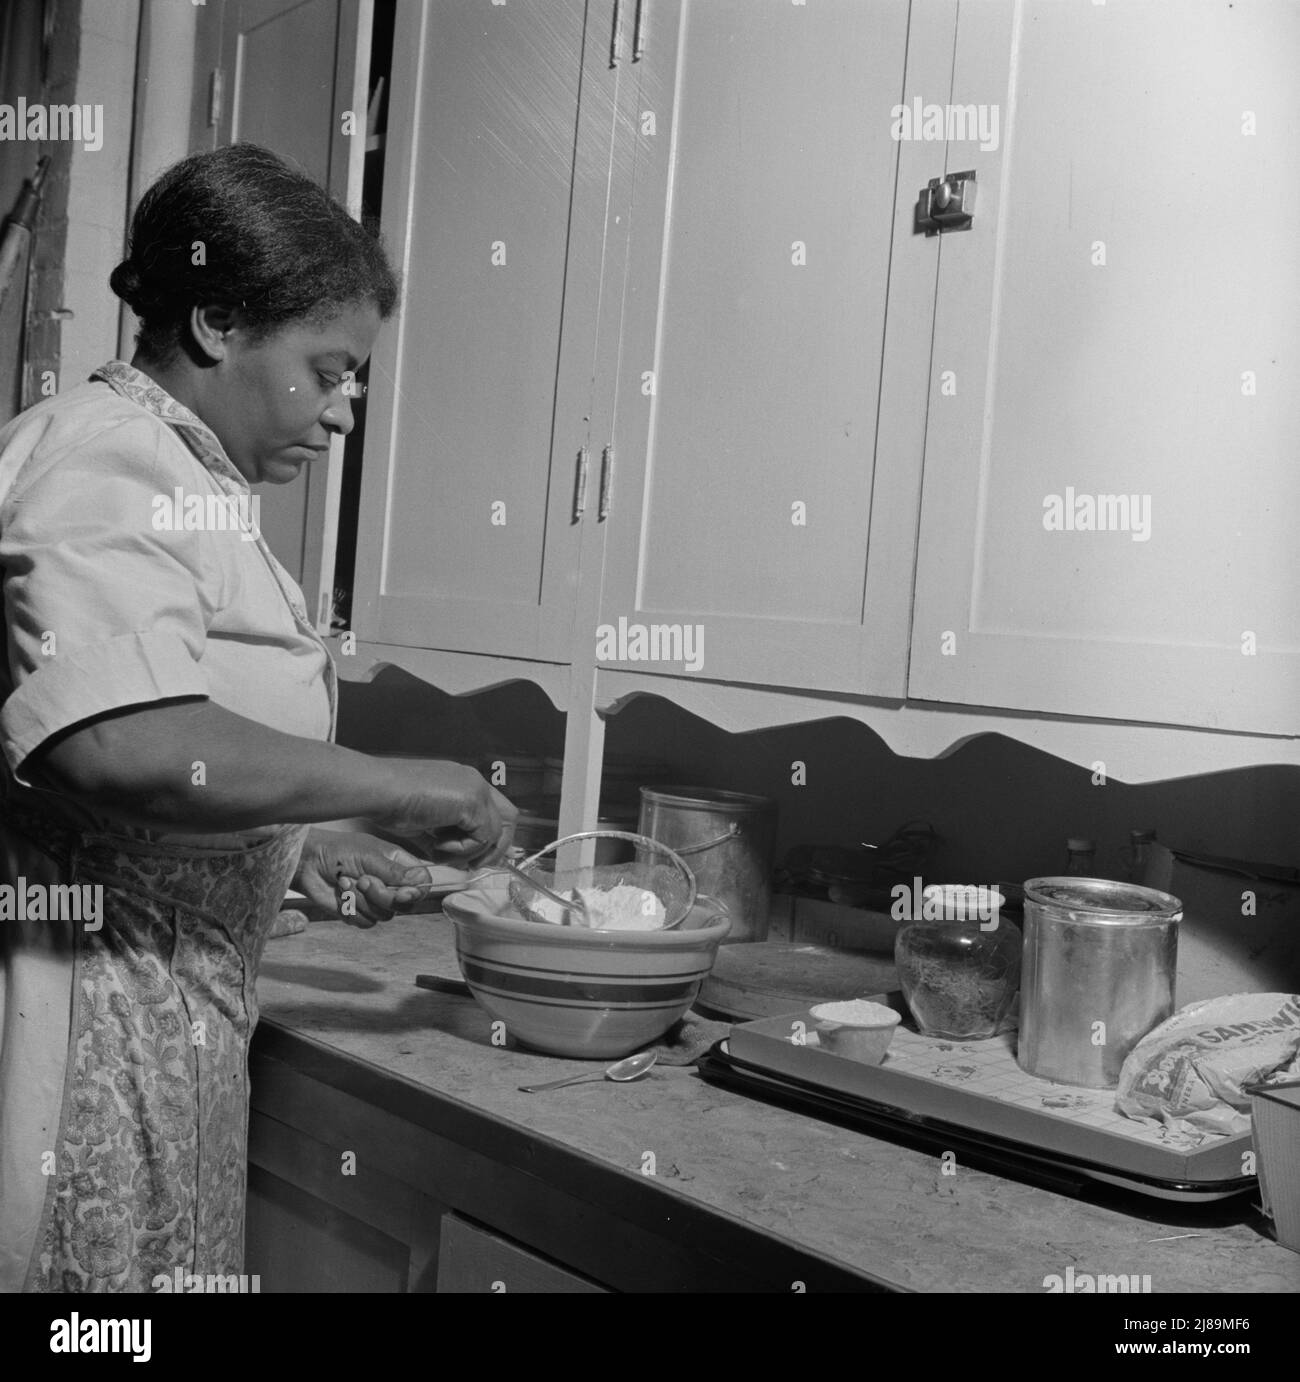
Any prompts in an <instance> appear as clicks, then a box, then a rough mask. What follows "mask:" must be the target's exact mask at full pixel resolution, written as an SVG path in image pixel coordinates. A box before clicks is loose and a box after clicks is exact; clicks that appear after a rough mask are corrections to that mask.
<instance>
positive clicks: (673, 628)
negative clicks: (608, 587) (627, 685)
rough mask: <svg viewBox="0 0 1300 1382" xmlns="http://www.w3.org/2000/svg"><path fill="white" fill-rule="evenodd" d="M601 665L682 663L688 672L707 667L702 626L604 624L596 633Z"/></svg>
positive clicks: (622, 620)
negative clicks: (614, 663)
mask: <svg viewBox="0 0 1300 1382" xmlns="http://www.w3.org/2000/svg"><path fill="white" fill-rule="evenodd" d="M596 660H597V661H598V662H680V663H681V664H682V666H683V667H684V668H685V670H686V671H688V672H699V671H702V670H703V668H704V625H703V624H629V623H628V621H627V617H626V615H619V619H618V624H617V625H614V624H601V625H600V627H599V628H597V630H596Z"/></svg>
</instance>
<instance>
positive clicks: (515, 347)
mask: <svg viewBox="0 0 1300 1382" xmlns="http://www.w3.org/2000/svg"><path fill="white" fill-rule="evenodd" d="M613 13H614V6H613V0H601V3H595V4H587V3H585V2H584V0H551V3H548V4H545V5H527V4H511V5H491V4H485V3H480V0H451V2H450V3H436V4H429V3H422V4H410V5H404V6H402V7H400V8H399V10H398V13H397V24H398V29H397V34H396V40H395V44H394V62H393V73H392V80H393V85H392V95H391V104H390V111H389V125H388V147H387V161H386V167H385V186H384V196H383V204H384V225H385V232H386V236H387V240H388V243H389V247H390V251H391V252H392V254H393V256H394V258H395V259H396V260H397V261H398V263H399V264H400V267H401V272H402V276H403V280H404V286H403V294H402V303H401V310H400V315H399V316H398V318H397V319H396V320H395V321H394V322H393V323H392V325H391V326H390V327H389V329H388V330H387V331H386V332H384V333H383V335H382V336H381V338H380V341H379V344H378V346H377V347H376V350H375V353H374V356H373V359H372V365H371V373H370V381H371V382H370V393H369V395H368V405H369V418H368V423H367V439H366V466H365V472H364V476H363V485H362V495H361V516H360V527H359V539H358V559H357V579H356V588H355V591H354V599H353V618H352V626H353V629H354V631H355V632H356V633H357V635H358V636H359V637H360V638H362V639H365V640H372V641H375V642H378V643H383V644H389V645H397V646H402V647H409V648H424V649H429V648H435V649H451V650H456V651H459V652H466V653H490V654H494V655H505V656H513V657H518V658H525V659H538V660H542V661H551V662H565V661H567V660H568V658H569V653H570V638H571V632H572V621H573V600H574V592H575V590H576V586H577V582H578V578H579V569H580V565H581V560H582V545H583V535H584V531H585V530H584V528H583V525H582V523H581V522H580V517H581V514H580V509H581V504H580V503H579V494H578V489H579V478H578V471H579V457H580V455H581V454H582V453H583V451H584V448H585V449H586V451H587V454H588V456H589V455H590V449H591V445H592V442H591V437H590V414H591V395H592V378H593V360H594V358H595V356H596V353H597V351H598V350H600V349H602V348H604V349H612V348H613V344H614V343H613V342H612V341H606V340H603V339H602V338H601V336H600V324H601V311H600V302H599V293H600V284H601V266H602V255H603V253H604V248H605V211H606V200H607V194H608V184H609V170H610V147H611V141H612V138H613V133H614V131H613V120H614V111H615V103H616V96H617V87H618V80H619V76H620V72H619V70H617V69H611V68H610V66H609V60H608V54H609V47H608V45H609V41H610V31H611V27H612V24H613ZM588 475H589V482H588V483H589V490H588V493H589V494H591V495H593V496H594V487H595V480H594V467H591V466H590V463H589V468H588ZM592 502H593V506H594V498H593V500H592Z"/></svg>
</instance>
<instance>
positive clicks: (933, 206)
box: [916, 171, 975, 235]
mask: <svg viewBox="0 0 1300 1382" xmlns="http://www.w3.org/2000/svg"><path fill="white" fill-rule="evenodd" d="M974 218H975V173H974V171H971V172H968V173H949V174H948V175H947V177H942V178H931V179H930V181H929V183H928V184H927V185H926V186H925V187H923V188H922V189H921V199H920V200H919V201H918V202H917V204H916V229H917V230H918V231H920V230H923V231H925V233H926V234H927V235H938V234H940V232H942V231H945V230H969V229H970V223H971V221H972V220H974Z"/></svg>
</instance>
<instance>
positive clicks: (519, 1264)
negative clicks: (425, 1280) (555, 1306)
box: [438, 1214, 605, 1295]
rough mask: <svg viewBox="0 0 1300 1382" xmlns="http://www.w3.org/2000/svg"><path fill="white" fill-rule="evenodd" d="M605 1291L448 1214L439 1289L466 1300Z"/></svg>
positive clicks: (441, 1248)
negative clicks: (480, 1294)
mask: <svg viewBox="0 0 1300 1382" xmlns="http://www.w3.org/2000/svg"><path fill="white" fill-rule="evenodd" d="M604 1289H605V1288H604V1287H603V1286H597V1285H596V1284H595V1282H592V1281H588V1280H587V1279H586V1277H582V1276H577V1275H575V1274H574V1273H573V1272H569V1271H565V1269H564V1268H563V1267H557V1266H556V1265H555V1264H554V1263H553V1262H548V1261H547V1260H546V1259H545V1258H544V1257H538V1256H537V1255H536V1254H535V1253H531V1252H529V1251H528V1250H527V1249H526V1248H521V1247H520V1246H519V1245H518V1244H517V1243H512V1242H511V1241H510V1240H509V1239H508V1238H499V1237H498V1236H497V1235H496V1234H495V1233H489V1232H488V1231H487V1230H486V1229H482V1228H479V1227H477V1225H475V1224H470V1223H466V1221H465V1220H464V1219H458V1218H457V1217H456V1216H455V1215H454V1214H445V1215H443V1219H442V1233H441V1236H440V1242H439V1247H438V1290H439V1291H440V1292H450V1293H454V1294H460V1295H465V1294H469V1293H471V1292H475V1291H498V1292H501V1291H506V1292H528V1293H530V1294H534V1295H536V1294H538V1293H539V1292H541V1293H552V1294H554V1293H558V1292H570V1293H572V1292H582V1293H585V1292H589V1291H597V1292H603V1291H604Z"/></svg>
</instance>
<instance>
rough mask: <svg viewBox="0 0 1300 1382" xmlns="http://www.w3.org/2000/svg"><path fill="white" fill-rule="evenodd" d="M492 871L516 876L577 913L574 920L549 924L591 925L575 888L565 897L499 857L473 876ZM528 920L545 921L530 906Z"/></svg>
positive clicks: (585, 907) (588, 914)
mask: <svg viewBox="0 0 1300 1382" xmlns="http://www.w3.org/2000/svg"><path fill="white" fill-rule="evenodd" d="M493 873H509V874H513V876H514V877H515V878H517V879H518V880H519V881H520V882H521V883H526V884H527V885H528V886H529V887H530V888H534V889H536V890H537V891H538V892H539V893H541V894H542V896H543V897H549V898H550V899H551V901H552V902H558V903H559V904H560V906H561V907H563V908H564V909H565V911H567V912H576V913H577V914H578V915H577V918H576V919H575V920H572V921H570V920H569V919H567V918H566V919H565V920H564V921H561V922H558V923H557V922H552V923H550V924H551V925H559V926H574V925H576V926H586V927H590V926H591V913H590V912H589V911H588V910H587V904H586V902H585V901H584V900H583V898H582V894H581V893H579V892H578V891H577V890H576V889H575V890H574V894H573V896H572V897H565V896H564V895H563V894H562V893H557V892H556V891H555V890H554V889H552V888H548V887H547V886H546V884H545V883H542V882H539V881H538V880H537V879H536V878H534V877H533V876H532V875H531V874H528V873H525V872H524V871H523V869H521V868H517V867H516V866H515V865H514V864H512V863H511V862H510V860H509V859H499V860H498V861H497V862H496V863H495V864H493V865H492V867H491V868H490V869H481V870H480V871H479V872H478V873H477V874H475V875H474V876H475V879H476V880H477V879H480V878H486V877H487V876H488V875H489V874H493ZM529 920H530V921H541V922H543V923H544V924H545V922H546V918H545V917H539V916H538V915H537V914H536V913H535V912H533V911H532V910H531V908H530V909H529Z"/></svg>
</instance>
